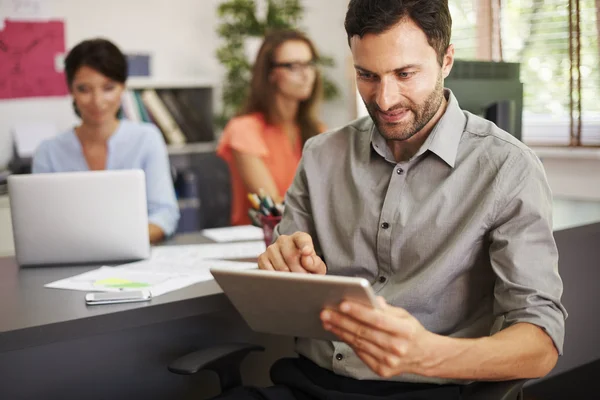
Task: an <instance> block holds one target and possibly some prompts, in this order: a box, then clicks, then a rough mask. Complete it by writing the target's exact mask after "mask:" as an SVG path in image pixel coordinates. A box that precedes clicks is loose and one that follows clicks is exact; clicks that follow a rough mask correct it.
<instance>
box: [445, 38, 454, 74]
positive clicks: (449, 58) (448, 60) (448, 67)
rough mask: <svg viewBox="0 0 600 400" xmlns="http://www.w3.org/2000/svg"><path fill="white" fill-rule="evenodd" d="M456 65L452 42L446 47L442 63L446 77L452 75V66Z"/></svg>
mask: <svg viewBox="0 0 600 400" xmlns="http://www.w3.org/2000/svg"><path fill="white" fill-rule="evenodd" d="M453 65H454V45H453V44H451V45H450V46H448V48H447V49H446V54H444V60H443V63H442V76H443V77H444V79H445V78H447V77H448V75H450V71H452V66H453Z"/></svg>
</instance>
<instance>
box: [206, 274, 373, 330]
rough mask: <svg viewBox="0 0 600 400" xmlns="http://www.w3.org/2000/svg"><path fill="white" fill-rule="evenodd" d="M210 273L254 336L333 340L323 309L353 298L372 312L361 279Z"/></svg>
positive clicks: (370, 293)
mask: <svg viewBox="0 0 600 400" xmlns="http://www.w3.org/2000/svg"><path fill="white" fill-rule="evenodd" d="M210 272H211V273H212V274H213V276H214V277H215V280H216V281H217V283H218V284H219V286H220V287H221V289H222V290H223V292H225V295H226V296H227V297H228V298H229V300H230V301H231V303H233V305H234V307H235V308H236V309H237V310H238V312H239V313H240V314H241V315H242V317H243V318H244V320H245V321H246V323H247V324H248V325H249V326H250V328H252V329H253V330H254V331H256V332H265V333H273V334H279V335H289V336H298V337H309V338H314V339H326V340H339V339H336V337H335V336H334V335H333V334H332V333H330V332H327V331H326V330H324V329H323V326H322V324H321V319H320V317H319V315H320V313H321V311H322V310H323V308H325V307H327V306H329V307H337V306H338V305H339V304H340V303H341V302H342V301H343V300H345V299H347V300H353V301H356V302H360V303H362V304H365V305H369V306H372V307H374V308H377V307H378V306H377V302H376V297H375V294H374V293H373V289H372V288H371V285H370V284H369V282H368V281H367V280H366V279H364V278H353V277H341V276H332V275H312V274H299V273H290V272H273V271H262V270H245V271H236V270H231V269H221V268H211V270H210Z"/></svg>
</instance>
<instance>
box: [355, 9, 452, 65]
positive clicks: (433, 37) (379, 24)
mask: <svg viewBox="0 0 600 400" xmlns="http://www.w3.org/2000/svg"><path fill="white" fill-rule="evenodd" d="M406 18H410V19H411V20H413V21H414V22H415V23H416V24H417V25H418V26H419V27H420V28H421V29H422V30H423V32H425V35H426V36H427V41H428V42H429V45H430V46H431V47H433V48H434V49H435V51H436V52H437V54H438V62H439V63H440V65H442V63H443V61H444V55H445V54H446V50H447V49H448V46H449V45H450V35H451V33H452V17H451V16H450V10H449V9H448V0H350V4H348V12H347V13H346V21H345V22H344V26H345V28H346V33H347V34H348V44H350V39H352V37H353V36H355V35H358V36H359V37H360V38H362V37H363V36H364V35H366V34H369V33H371V34H375V35H379V34H381V33H384V32H385V31H387V30H389V29H391V28H392V27H393V26H394V25H396V24H398V23H399V22H400V21H402V20H403V19H406Z"/></svg>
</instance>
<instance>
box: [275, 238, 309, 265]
mask: <svg viewBox="0 0 600 400" xmlns="http://www.w3.org/2000/svg"><path fill="white" fill-rule="evenodd" d="M277 244H278V245H279V250H280V252H281V256H282V258H283V261H284V262H285V263H286V265H287V267H288V269H289V270H290V271H292V272H306V270H305V269H304V268H303V267H302V265H301V261H300V250H299V249H298V248H297V247H296V243H295V242H294V240H293V239H292V238H291V237H288V236H286V237H282V238H280V239H278V240H277Z"/></svg>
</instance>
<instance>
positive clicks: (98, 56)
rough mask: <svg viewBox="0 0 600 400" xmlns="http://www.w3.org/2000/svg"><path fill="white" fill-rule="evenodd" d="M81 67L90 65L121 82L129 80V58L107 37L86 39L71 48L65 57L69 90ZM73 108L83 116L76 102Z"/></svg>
mask: <svg viewBox="0 0 600 400" xmlns="http://www.w3.org/2000/svg"><path fill="white" fill-rule="evenodd" d="M81 67H90V68H92V69H94V70H96V71H98V72H100V73H101V74H102V75H104V76H106V77H108V78H110V79H112V80H113V81H116V82H119V83H125V81H126V80H127V59H126V58H125V56H124V55H123V53H122V52H121V50H119V48H118V47H117V46H116V45H115V44H114V43H112V42H110V41H109V40H106V39H100V38H98V39H89V40H84V41H83V42H80V43H79V44H78V45H77V46H75V47H73V48H72V49H71V51H70V52H69V54H68V55H67V57H66V58H65V75H66V77H67V85H68V86H69V90H71V86H72V85H73V80H74V79H75V74H77V71H79V69H80V68H81ZM73 108H74V109H75V114H77V116H81V115H80V114H79V111H78V110H77V107H76V106H75V102H73Z"/></svg>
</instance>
